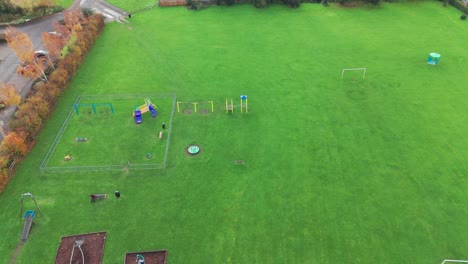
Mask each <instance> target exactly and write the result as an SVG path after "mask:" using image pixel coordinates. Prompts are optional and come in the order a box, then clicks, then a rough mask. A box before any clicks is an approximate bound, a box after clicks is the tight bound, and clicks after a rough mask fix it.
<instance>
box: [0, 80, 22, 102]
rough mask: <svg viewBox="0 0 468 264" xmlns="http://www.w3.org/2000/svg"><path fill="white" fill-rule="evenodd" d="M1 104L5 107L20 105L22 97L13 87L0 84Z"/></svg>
mask: <svg viewBox="0 0 468 264" xmlns="http://www.w3.org/2000/svg"><path fill="white" fill-rule="evenodd" d="M0 102H1V103H2V104H4V105H5V106H10V105H18V104H19V103H20V102H21V96H20V95H19V93H18V91H16V89H15V87H14V86H13V85H11V84H4V83H0Z"/></svg>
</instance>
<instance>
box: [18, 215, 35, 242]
mask: <svg viewBox="0 0 468 264" xmlns="http://www.w3.org/2000/svg"><path fill="white" fill-rule="evenodd" d="M34 216H36V213H35V212H34V211H33V210H28V211H26V213H25V214H24V219H25V220H26V221H25V222H24V228H23V233H21V240H22V241H26V240H27V239H28V237H29V232H30V231H31V227H32V224H33V219H34Z"/></svg>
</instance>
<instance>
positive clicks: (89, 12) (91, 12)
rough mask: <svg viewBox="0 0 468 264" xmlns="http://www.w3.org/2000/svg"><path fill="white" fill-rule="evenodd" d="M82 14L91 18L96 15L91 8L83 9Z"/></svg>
mask: <svg viewBox="0 0 468 264" xmlns="http://www.w3.org/2000/svg"><path fill="white" fill-rule="evenodd" d="M81 12H82V13H83V15H84V16H85V17H90V16H91V15H93V14H94V11H93V10H92V9H91V8H87V7H85V8H82V9H81Z"/></svg>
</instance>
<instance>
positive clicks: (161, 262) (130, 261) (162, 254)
mask: <svg viewBox="0 0 468 264" xmlns="http://www.w3.org/2000/svg"><path fill="white" fill-rule="evenodd" d="M137 254H140V255H142V256H143V257H144V258H145V264H166V260H167V250H157V251H146V252H132V253H127V254H126V255H125V262H124V264H135V260H136V257H137Z"/></svg>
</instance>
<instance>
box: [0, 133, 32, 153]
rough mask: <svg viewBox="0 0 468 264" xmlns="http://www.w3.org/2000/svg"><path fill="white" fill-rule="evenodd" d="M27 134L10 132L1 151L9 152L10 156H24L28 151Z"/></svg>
mask: <svg viewBox="0 0 468 264" xmlns="http://www.w3.org/2000/svg"><path fill="white" fill-rule="evenodd" d="M25 136H26V135H25V133H15V132H11V133H8V134H7V135H6V136H5V138H4V139H3V142H2V145H1V146H0V152H1V153H8V155H9V157H10V158H14V159H16V158H21V157H24V155H26V152H27V151H28V146H27V145H26V142H25V141H24V138H25Z"/></svg>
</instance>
